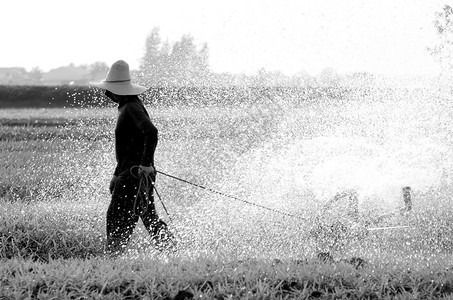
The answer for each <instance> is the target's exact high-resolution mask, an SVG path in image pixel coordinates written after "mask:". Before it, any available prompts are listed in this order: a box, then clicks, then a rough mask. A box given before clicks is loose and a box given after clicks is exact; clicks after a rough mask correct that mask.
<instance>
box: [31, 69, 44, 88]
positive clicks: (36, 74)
mask: <svg viewBox="0 0 453 300" xmlns="http://www.w3.org/2000/svg"><path fill="white" fill-rule="evenodd" d="M28 77H29V78H30V81H31V82H32V83H33V84H40V83H41V81H42V71H41V69H40V68H39V67H33V69H31V71H30V73H28Z"/></svg>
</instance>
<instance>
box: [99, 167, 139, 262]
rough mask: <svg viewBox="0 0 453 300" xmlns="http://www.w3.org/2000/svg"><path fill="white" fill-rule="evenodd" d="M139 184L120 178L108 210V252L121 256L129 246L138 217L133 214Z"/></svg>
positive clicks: (129, 179)
mask: <svg viewBox="0 0 453 300" xmlns="http://www.w3.org/2000/svg"><path fill="white" fill-rule="evenodd" d="M136 191H137V184H136V182H134V180H132V179H131V178H130V176H121V175H120V176H119V177H118V179H117V182H116V185H115V190H114V191H113V195H112V200H111V202H110V205H109V208H108V210H107V249H106V250H107V252H108V253H109V254H112V255H118V254H121V253H122V252H123V251H124V249H125V247H126V246H127V244H128V242H129V240H130V238H131V235H132V233H133V231H134V228H135V225H136V224H137V221H138V216H135V215H134V213H133V206H134V197H135V194H136Z"/></svg>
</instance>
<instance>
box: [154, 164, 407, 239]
mask: <svg viewBox="0 0 453 300" xmlns="http://www.w3.org/2000/svg"><path fill="white" fill-rule="evenodd" d="M156 173H159V174H162V175H164V176H167V177H169V178H172V179H175V180H178V181H181V182H184V183H186V184H189V185H192V186H195V187H197V188H200V189H203V190H206V191H209V192H211V193H214V194H218V195H221V196H223V197H227V198H231V199H234V200H237V201H241V202H244V203H246V204H248V205H252V206H255V207H258V208H261V209H266V210H269V211H271V212H274V213H277V214H280V215H284V216H287V217H292V218H295V219H299V220H302V221H305V222H307V221H309V220H308V218H305V217H302V216H299V215H294V214H290V213H287V212H283V211H280V210H277V209H274V208H270V207H267V206H264V205H260V204H257V203H253V202H250V201H247V200H244V199H241V198H238V197H235V196H232V195H229V194H227V193H224V192H222V191H218V190H215V189H212V188H209V187H206V186H203V185H200V184H197V183H193V182H190V181H188V180H185V179H182V178H179V177H177V176H174V175H171V174H168V173H165V172H162V171H157V170H156ZM410 191H411V188H410V187H404V188H403V195H404V202H405V207H404V208H402V209H398V210H397V211H401V210H405V211H410V210H411V209H412V199H411V194H410ZM156 192H157V191H156ZM158 196H159V195H158ZM345 197H347V198H348V202H349V205H350V206H351V207H353V209H352V214H351V215H352V217H357V218H358V214H359V210H358V203H359V201H358V195H357V193H356V192H355V191H349V190H348V191H344V192H342V193H338V194H337V195H335V197H334V198H332V199H330V200H329V201H328V202H327V203H326V205H325V206H324V208H328V207H330V206H331V205H332V204H333V203H334V202H336V201H339V200H340V199H343V198H345ZM159 198H160V196H159ZM161 202H162V200H161ZM162 204H163V202H162ZM164 209H165V210H166V208H165V206H164ZM166 211H167V210H166ZM394 213H395V212H391V213H388V214H384V215H381V216H380V217H379V218H382V217H383V216H386V215H389V214H394ZM167 214H168V212H167ZM410 228H413V227H411V226H408V225H401V226H389V227H372V228H366V230H367V231H378V230H391V229H410Z"/></svg>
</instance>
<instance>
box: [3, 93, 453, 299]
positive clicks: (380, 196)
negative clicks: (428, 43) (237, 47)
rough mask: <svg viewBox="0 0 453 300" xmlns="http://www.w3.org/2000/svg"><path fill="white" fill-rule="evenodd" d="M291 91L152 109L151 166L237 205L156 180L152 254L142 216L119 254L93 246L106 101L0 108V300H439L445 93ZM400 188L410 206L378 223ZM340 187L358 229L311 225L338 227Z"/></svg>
mask: <svg viewBox="0 0 453 300" xmlns="http://www.w3.org/2000/svg"><path fill="white" fill-rule="evenodd" d="M288 99H289V98H286V97H284V95H283V96H281V95H280V96H279V97H275V98H274V99H271V100H270V101H269V104H268V105H262V104H260V105H252V104H250V105H247V104H243V105H241V106H234V107H233V106H224V107H222V106H217V107H209V108H202V107H188V106H187V107H148V110H149V112H150V115H151V117H152V119H153V122H154V123H155V125H156V127H157V128H158V129H159V136H160V140H159V145H158V148H157V152H156V164H157V168H158V170H161V171H163V172H166V173H169V174H172V175H174V176H177V177H179V178H183V179H185V180H187V181H189V182H192V183H195V184H199V185H203V186H206V187H209V188H211V189H214V190H217V191H222V192H224V193H226V194H228V195H230V196H232V197H234V198H236V199H234V198H232V197H224V196H222V195H219V194H216V193H212V192H210V191H208V190H205V189H200V188H197V187H195V186H193V185H190V184H186V183H183V182H180V181H176V180H174V179H171V178H168V177H166V176H164V175H159V176H158V180H157V184H156V188H157V190H158V191H159V194H161V195H162V200H163V201H164V203H165V205H166V206H167V208H168V210H169V213H170V216H168V215H166V214H165V211H164V210H163V208H162V205H161V204H160V203H157V208H158V211H159V213H160V216H161V217H162V218H163V219H165V220H166V221H168V222H169V224H170V226H171V228H172V230H173V231H174V232H175V234H176V236H177V239H178V249H177V250H176V251H175V252H172V253H160V252H158V251H156V250H155V249H154V247H153V245H152V244H151V243H150V241H149V239H148V238H147V236H146V234H145V230H144V228H143V226H142V225H141V224H139V226H138V227H137V229H136V231H135V233H134V236H133V239H132V241H131V243H130V245H129V249H128V253H127V254H126V255H124V256H123V257H121V258H117V259H110V258H108V257H105V256H104V254H103V245H104V242H105V237H104V235H105V212H106V209H107V206H108V203H109V200H110V195H109V192H108V182H109V180H110V176H111V174H112V172H113V169H114V166H115V160H114V149H113V131H114V126H115V117H116V111H115V108H114V107H111V108H103V109H83V108H80V109H75V108H72V109H2V110H0V161H1V162H2V163H1V165H0V172H1V174H2V175H1V177H0V201H1V205H0V259H1V260H0V264H1V267H0V299H1V298H2V297H3V298H6V299H31V298H34V299H65V298H66V299H91V298H95V299H97V298H100V299H102V298H105V299H124V298H127V299H173V298H174V299H184V297H183V296H184V293H186V296H187V297H189V298H190V297H193V298H203V299H293V298H297V299H313V298H321V299H342V298H345V299H381V298H398V299H414V298H415V299H432V298H441V297H451V295H452V293H453V273H452V272H451V268H452V267H453V261H452V258H451V250H452V245H453V234H452V229H453V228H452V225H451V220H452V211H453V210H452V209H451V197H450V194H451V193H450V191H451V183H450V181H451V178H452V175H453V173H452V171H451V170H453V168H452V164H453V162H452V159H451V157H453V156H452V150H453V147H452V145H453V143H452V142H453V138H452V136H451V129H452V128H453V127H452V125H451V124H450V122H451V116H452V114H453V104H451V103H450V102H449V101H446V100H445V99H448V92H444V91H441V90H434V89H433V90H424V91H422V92H421V91H419V90H418V91H403V92H401V93H397V92H394V94H390V95H389V94H382V93H381V92H380V91H379V90H376V91H374V92H373V93H371V94H369V95H365V96H364V95H360V96H359V95H354V94H351V95H349V96H348V97H345V98H344V99H341V100H340V99H335V98H333V99H319V101H315V102H310V103H306V104H297V105H293V104H291V102H290V101H289V100H288ZM406 185H409V186H411V187H412V188H413V202H414V203H413V204H414V209H413V211H412V212H411V213H407V214H404V215H400V214H397V215H395V216H393V217H391V218H386V219H385V220H383V221H381V222H378V221H376V218H375V217H376V216H379V215H381V214H383V213H386V212H389V211H392V210H393V209H395V208H397V207H398V206H400V205H401V204H402V198H401V194H400V190H401V187H402V186H406ZM351 188H354V189H355V190H357V191H358V193H359V196H360V212H361V216H362V217H361V219H359V221H358V222H357V223H355V224H354V225H357V226H358V227H357V226H356V227H354V228H352V227H348V228H347V230H345V231H341V232H335V231H334V232H328V231H325V230H324V231H321V233H322V234H317V233H316V232H317V231H314V229H316V228H317V227H316V226H317V224H318V223H319V222H320V221H323V222H324V223H323V224H325V226H324V227H322V228H324V229H325V228H330V227H329V226H330V225H332V224H335V222H336V221H338V222H341V223H343V224H349V223H348V222H350V220H347V219H346V218H345V216H344V214H343V211H342V210H341V209H340V208H339V207H337V209H335V210H334V211H333V212H332V211H330V212H326V211H323V210H322V206H323V204H324V203H325V202H326V201H327V200H328V199H329V198H330V197H332V196H333V195H335V193H337V192H341V191H343V190H346V189H351ZM237 199H239V200H237ZM241 200H245V201H247V202H248V203H246V202H245V201H241ZM250 203H255V204H258V205H262V206H265V207H267V208H270V209H271V210H266V209H262V208H260V207H257V206H254V205H251V204H250ZM276 210H278V211H279V212H284V213H288V214H291V215H294V216H297V217H298V218H300V219H298V218H294V217H290V216H287V215H284V214H280V213H279V212H276ZM170 218H171V221H170ZM366 222H368V223H366ZM365 224H366V226H394V225H410V226H411V228H409V229H400V230H376V231H367V230H366V228H365ZM369 224H372V225H369ZM318 233H319V232H318ZM327 251H328V252H330V253H331V255H332V256H333V260H330V258H329V257H327V258H323V257H320V256H319V253H321V252H327ZM178 293H179V294H178Z"/></svg>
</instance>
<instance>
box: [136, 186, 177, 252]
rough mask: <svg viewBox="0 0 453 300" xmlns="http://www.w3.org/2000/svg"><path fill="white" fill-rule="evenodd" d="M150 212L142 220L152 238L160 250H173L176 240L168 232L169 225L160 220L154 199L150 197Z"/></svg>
mask: <svg viewBox="0 0 453 300" xmlns="http://www.w3.org/2000/svg"><path fill="white" fill-rule="evenodd" d="M149 200H150V201H149V203H148V210H147V211H146V213H144V214H143V215H142V216H141V218H142V221H143V225H145V227H146V229H147V230H148V232H149V234H150V236H151V238H152V239H153V241H154V242H155V243H156V246H157V247H158V248H171V247H173V246H175V239H174V237H173V235H172V234H171V232H170V231H169V230H168V226H167V224H166V223H165V222H164V221H162V220H160V219H159V216H158V215H157V212H156V208H155V206H154V197H153V196H152V195H151V196H150V197H149Z"/></svg>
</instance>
